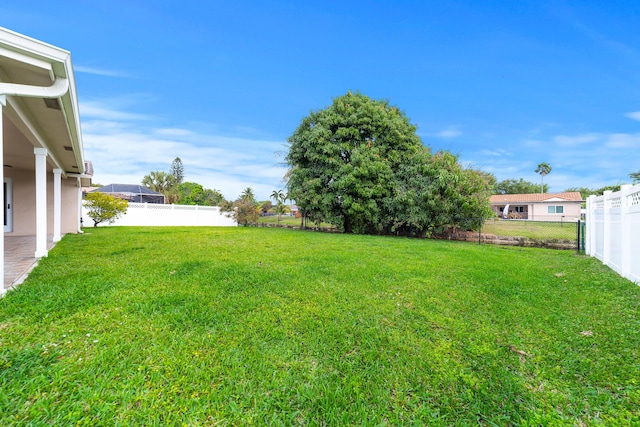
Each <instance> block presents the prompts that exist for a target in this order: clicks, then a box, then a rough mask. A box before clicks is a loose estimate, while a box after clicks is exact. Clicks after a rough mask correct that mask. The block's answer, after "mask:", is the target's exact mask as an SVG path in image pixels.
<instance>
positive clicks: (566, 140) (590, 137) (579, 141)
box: [553, 133, 599, 147]
mask: <svg viewBox="0 0 640 427" xmlns="http://www.w3.org/2000/svg"><path fill="white" fill-rule="evenodd" d="M598 138H599V136H598V135H597V134H595V133H587V134H582V135H573V136H567V135H558V136H555V137H553V142H554V143H555V144H557V145H559V146H561V147H576V146H578V145H583V144H589V143H591V142H594V141H597V140H598Z"/></svg>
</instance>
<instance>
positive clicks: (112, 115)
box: [80, 101, 152, 120]
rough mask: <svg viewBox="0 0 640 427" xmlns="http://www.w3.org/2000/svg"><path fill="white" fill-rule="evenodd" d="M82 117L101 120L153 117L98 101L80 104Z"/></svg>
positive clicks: (147, 118)
mask: <svg viewBox="0 0 640 427" xmlns="http://www.w3.org/2000/svg"><path fill="white" fill-rule="evenodd" d="M80 116H81V117H82V118H86V117H91V118H97V119H101V120H150V119H151V118H152V116H149V115H145V114H137V113H131V112H127V111H121V110H117V109H114V108H112V107H109V106H107V105H106V104H104V103H101V102H98V101H84V102H80Z"/></svg>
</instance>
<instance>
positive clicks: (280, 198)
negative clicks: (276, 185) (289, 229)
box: [271, 190, 290, 224]
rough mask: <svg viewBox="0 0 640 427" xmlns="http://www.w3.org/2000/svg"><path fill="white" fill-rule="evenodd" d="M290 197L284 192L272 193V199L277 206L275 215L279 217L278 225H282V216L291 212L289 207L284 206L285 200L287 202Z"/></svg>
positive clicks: (274, 191) (275, 191) (276, 191)
mask: <svg viewBox="0 0 640 427" xmlns="http://www.w3.org/2000/svg"><path fill="white" fill-rule="evenodd" d="M288 197H289V195H288V194H286V193H285V192H284V191H282V190H273V192H272V193H271V198H272V199H274V200H275V201H276V206H275V208H274V210H275V213H276V214H277V215H278V224H279V223H280V218H281V216H282V214H285V213H287V212H290V209H289V207H288V206H287V205H285V204H284V202H285V200H287V198H288Z"/></svg>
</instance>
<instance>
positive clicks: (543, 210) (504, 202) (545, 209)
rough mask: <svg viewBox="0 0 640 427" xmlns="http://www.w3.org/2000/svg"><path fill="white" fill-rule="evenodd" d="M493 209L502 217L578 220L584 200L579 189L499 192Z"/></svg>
mask: <svg viewBox="0 0 640 427" xmlns="http://www.w3.org/2000/svg"><path fill="white" fill-rule="evenodd" d="M490 202H491V210H493V212H494V213H495V214H496V215H497V216H498V217H500V218H509V219H529V220H535V221H577V220H578V219H580V209H581V206H582V203H583V202H584V200H582V196H581V195H580V193H579V192H577V191H572V192H567V193H553V194H552V193H548V194H498V195H494V196H491V199H490Z"/></svg>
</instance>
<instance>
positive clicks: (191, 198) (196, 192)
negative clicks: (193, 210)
mask: <svg viewBox="0 0 640 427" xmlns="http://www.w3.org/2000/svg"><path fill="white" fill-rule="evenodd" d="M176 193H177V194H178V200H177V204H179V205H198V206H219V205H220V204H222V203H223V202H224V196H223V195H222V194H221V193H220V192H219V191H218V190H210V189H208V188H204V187H203V186H202V185H200V184H198V183H196V182H183V183H182V184H180V185H178V186H177V188H176Z"/></svg>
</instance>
